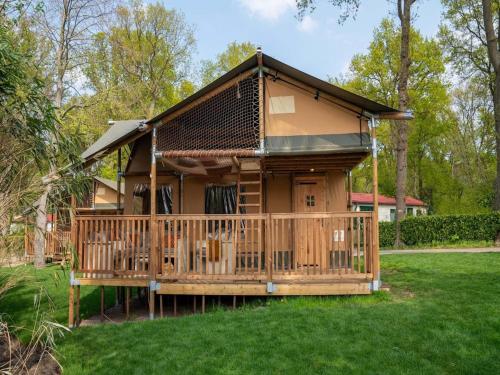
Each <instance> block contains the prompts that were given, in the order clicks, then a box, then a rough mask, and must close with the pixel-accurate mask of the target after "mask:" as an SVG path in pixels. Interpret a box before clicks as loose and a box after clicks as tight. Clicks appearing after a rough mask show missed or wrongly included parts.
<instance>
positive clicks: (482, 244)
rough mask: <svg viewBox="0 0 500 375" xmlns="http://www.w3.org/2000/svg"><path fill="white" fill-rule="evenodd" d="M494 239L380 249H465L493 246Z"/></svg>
mask: <svg viewBox="0 0 500 375" xmlns="http://www.w3.org/2000/svg"><path fill="white" fill-rule="evenodd" d="M495 246H496V245H495V242H494V241H458V242H457V241H456V242H432V243H426V244H425V243H424V244H415V245H411V246H405V245H403V246H399V247H394V246H389V247H384V248H382V250H413V249H466V248H480V247H495Z"/></svg>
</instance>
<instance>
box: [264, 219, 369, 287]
mask: <svg viewBox="0 0 500 375" xmlns="http://www.w3.org/2000/svg"><path fill="white" fill-rule="evenodd" d="M271 229H272V233H271V249H272V267H273V268H272V274H273V279H277V278H282V279H286V278H287V276H294V277H295V276H298V277H300V275H304V277H305V278H314V277H315V275H318V278H320V277H323V275H326V276H328V275H330V276H331V275H352V274H368V273H370V272H371V257H370V255H371V249H372V243H371V232H372V216H371V213H369V212H353V213H342V214H331V213H293V214H272V215H271ZM291 278H293V277H291Z"/></svg>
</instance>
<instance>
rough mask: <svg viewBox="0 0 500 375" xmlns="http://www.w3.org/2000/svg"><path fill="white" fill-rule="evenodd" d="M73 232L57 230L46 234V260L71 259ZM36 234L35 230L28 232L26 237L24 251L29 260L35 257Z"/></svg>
mask: <svg viewBox="0 0 500 375" xmlns="http://www.w3.org/2000/svg"><path fill="white" fill-rule="evenodd" d="M70 237H71V232H70V231H69V230H59V229H58V230H56V231H53V232H46V233H45V245H44V246H45V248H44V249H45V251H44V255H45V257H46V258H52V259H55V260H62V259H65V258H69V255H70V251H69V244H70V242H71V238H70ZM34 243H35V233H34V231H33V230H27V231H26V232H25V237H24V251H25V256H26V257H27V258H34V256H35V246H34Z"/></svg>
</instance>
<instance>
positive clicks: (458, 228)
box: [379, 213, 500, 247]
mask: <svg viewBox="0 0 500 375" xmlns="http://www.w3.org/2000/svg"><path fill="white" fill-rule="evenodd" d="M379 228H380V229H379V233H380V236H379V238H380V246H381V247H390V246H393V245H394V242H395V238H396V230H395V223H394V222H383V223H380V226H379ZM498 231H500V213H490V214H477V215H446V216H437V215H436V216H433V215H430V216H417V217H408V218H406V219H404V220H403V221H401V240H402V241H403V243H404V244H405V245H408V246H414V245H420V244H430V243H445V242H447V243H455V242H462V241H494V240H495V238H496V234H497V232H498Z"/></svg>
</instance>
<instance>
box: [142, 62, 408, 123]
mask: <svg viewBox="0 0 500 375" xmlns="http://www.w3.org/2000/svg"><path fill="white" fill-rule="evenodd" d="M262 63H263V66H264V67H267V68H269V69H272V70H275V71H277V72H280V73H283V74H284V75H286V76H288V77H291V78H293V79H295V80H297V81H299V82H302V83H304V84H306V85H307V86H311V87H314V88H315V89H317V90H319V91H321V92H324V93H326V94H329V95H332V96H335V97H337V98H339V99H341V100H343V101H345V102H347V103H350V104H352V105H354V106H357V107H360V108H362V109H364V110H366V111H369V112H371V113H373V114H380V113H386V112H394V113H398V112H400V111H399V110H397V109H394V108H391V107H387V106H385V105H383V104H380V103H377V102H374V101H373V100H370V99H367V98H365V97H362V96H360V95H357V94H354V93H352V92H350V91H347V90H344V89H342V88H340V87H338V86H335V85H332V84H331V83H328V82H325V81H323V80H321V79H319V78H316V77H313V76H311V75H309V74H307V73H304V72H302V71H300V70H298V69H295V68H294V67H292V66H290V65H288V64H285V63H283V62H281V61H279V60H276V59H274V58H272V57H271V56H268V55H266V54H264V53H263V54H262ZM257 66H258V59H257V54H255V55H253V56H252V57H250V58H249V59H248V60H246V61H244V62H243V63H241V64H240V65H238V66H237V67H235V68H234V69H232V70H230V71H229V72H228V73H226V74H224V75H223V76H222V77H220V78H218V79H216V80H215V81H213V82H212V83H210V84H209V85H207V86H205V87H204V88H202V89H201V90H199V91H197V92H196V93H194V94H193V95H191V96H189V97H188V98H186V99H184V100H183V101H181V102H180V103H178V104H176V105H174V106H172V107H170V108H169V109H167V110H166V111H164V112H162V113H160V114H159V115H157V116H155V117H153V118H152V119H151V120H148V121H147V123H149V124H151V123H155V122H157V121H158V120H161V119H162V118H163V117H165V116H168V115H170V114H172V113H174V112H175V111H177V110H179V109H180V108H182V107H184V106H186V105H188V104H190V103H192V102H194V101H195V100H197V99H199V98H201V97H202V96H204V95H205V94H207V93H209V92H210V91H212V90H213V89H215V88H217V87H219V86H221V85H223V84H224V83H226V82H228V81H230V80H232V79H233V78H236V77H237V76H238V75H240V74H242V73H244V72H246V71H248V70H251V69H253V68H256V67H257Z"/></svg>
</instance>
